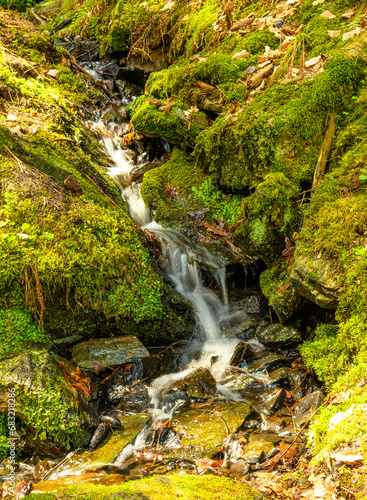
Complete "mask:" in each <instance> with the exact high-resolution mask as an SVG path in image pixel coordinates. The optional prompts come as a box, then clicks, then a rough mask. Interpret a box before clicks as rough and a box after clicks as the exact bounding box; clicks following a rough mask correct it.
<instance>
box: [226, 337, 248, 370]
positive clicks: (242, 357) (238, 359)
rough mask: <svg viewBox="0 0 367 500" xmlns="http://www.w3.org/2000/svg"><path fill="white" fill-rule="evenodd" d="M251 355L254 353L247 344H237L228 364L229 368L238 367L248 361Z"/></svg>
mask: <svg viewBox="0 0 367 500" xmlns="http://www.w3.org/2000/svg"><path fill="white" fill-rule="evenodd" d="M253 355H254V352H253V350H252V349H251V347H250V346H249V345H248V344H245V342H239V343H238V344H237V345H236V347H235V349H234V352H233V354H232V357H231V360H230V362H229V364H230V365H231V366H238V365H240V364H241V363H242V362H243V361H246V360H248V359H250V358H251V357H252V356H253Z"/></svg>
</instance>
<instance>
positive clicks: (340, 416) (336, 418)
mask: <svg viewBox="0 0 367 500" xmlns="http://www.w3.org/2000/svg"><path fill="white" fill-rule="evenodd" d="M354 408H355V405H352V406H351V407H350V408H349V409H348V410H347V411H338V412H337V413H335V415H334V416H333V417H331V418H330V420H329V430H330V429H332V428H333V427H334V425H336V424H339V423H340V422H341V421H342V420H344V419H345V418H346V417H348V416H349V415H351V414H352V413H353V410H354Z"/></svg>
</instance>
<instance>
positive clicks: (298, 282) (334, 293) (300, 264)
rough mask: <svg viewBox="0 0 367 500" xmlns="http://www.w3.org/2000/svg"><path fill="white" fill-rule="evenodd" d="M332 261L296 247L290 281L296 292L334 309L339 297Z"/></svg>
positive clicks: (322, 305)
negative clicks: (310, 254)
mask: <svg viewBox="0 0 367 500" xmlns="http://www.w3.org/2000/svg"><path fill="white" fill-rule="evenodd" d="M334 264H335V263H334V261H333V260H331V259H327V258H325V257H323V256H322V255H317V256H314V255H313V256H312V258H310V256H309V255H308V254H306V253H303V251H302V248H297V251H296V254H295V259H294V263H293V267H292V272H291V277H290V281H291V283H292V285H293V287H294V289H295V290H296V292H297V293H299V294H300V295H302V296H303V297H306V298H307V299H308V300H311V302H314V303H315V304H317V305H318V306H320V307H322V308H323V309H336V308H337V306H338V299H339V295H340V292H339V288H340V284H339V282H338V277H337V274H336V273H335V271H334Z"/></svg>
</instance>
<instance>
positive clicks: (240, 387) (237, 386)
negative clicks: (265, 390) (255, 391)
mask: <svg viewBox="0 0 367 500" xmlns="http://www.w3.org/2000/svg"><path fill="white" fill-rule="evenodd" d="M219 383H220V384H221V385H223V386H224V387H226V389H229V390H230V391H238V392H239V393H240V394H241V395H242V396H243V397H246V396H247V391H248V390H249V389H251V388H259V387H261V385H260V383H259V381H258V380H257V379H256V378H254V377H251V376H250V375H249V374H246V373H240V372H237V371H233V370H231V369H227V370H225V371H224V373H223V375H222V377H221V379H220V380H219Z"/></svg>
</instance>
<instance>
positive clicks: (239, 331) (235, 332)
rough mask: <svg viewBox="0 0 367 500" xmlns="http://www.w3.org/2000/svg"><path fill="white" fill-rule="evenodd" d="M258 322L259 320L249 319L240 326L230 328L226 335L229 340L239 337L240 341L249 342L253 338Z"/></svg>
mask: <svg viewBox="0 0 367 500" xmlns="http://www.w3.org/2000/svg"><path fill="white" fill-rule="evenodd" d="M258 321H259V320H258V319H257V318H252V319H248V320H247V321H245V322H243V323H241V324H240V325H237V326H233V327H232V328H229V329H228V330H226V331H225V332H224V335H225V336H226V337H228V338H233V337H238V338H240V339H244V340H248V339H250V338H251V337H253V335H254V333H255V331H256V327H257V325H258Z"/></svg>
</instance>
